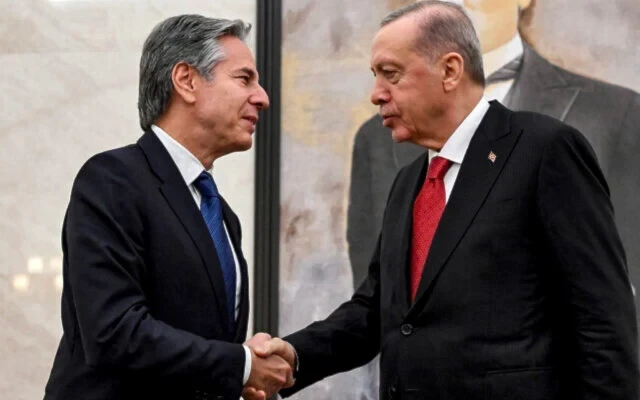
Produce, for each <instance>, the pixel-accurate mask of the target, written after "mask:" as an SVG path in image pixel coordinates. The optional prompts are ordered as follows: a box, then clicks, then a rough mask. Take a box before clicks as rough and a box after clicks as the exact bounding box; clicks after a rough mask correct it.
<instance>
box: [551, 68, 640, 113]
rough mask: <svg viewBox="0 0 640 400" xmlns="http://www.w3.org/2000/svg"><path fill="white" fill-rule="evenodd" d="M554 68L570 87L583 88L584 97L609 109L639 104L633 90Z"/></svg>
mask: <svg viewBox="0 0 640 400" xmlns="http://www.w3.org/2000/svg"><path fill="white" fill-rule="evenodd" d="M554 68H555V70H556V71H557V72H558V73H559V74H560V75H561V76H562V77H563V79H564V80H565V81H566V82H567V84H568V85H571V86H575V87H579V88H581V94H582V95H583V96H584V95H587V96H589V97H590V98H592V99H594V100H598V101H599V102H600V103H602V104H604V105H606V106H608V107H611V105H612V104H615V105H616V106H622V107H623V106H625V105H627V104H629V103H632V102H634V101H635V102H636V103H638V101H637V98H638V96H639V95H638V93H637V92H635V91H634V90H633V89H630V88H626V87H623V86H620V85H617V84H614V83H609V82H605V81H602V80H599V79H596V78H591V77H588V76H584V75H580V74H577V73H574V72H571V71H568V70H566V69H563V68H560V67H558V66H555V65H554Z"/></svg>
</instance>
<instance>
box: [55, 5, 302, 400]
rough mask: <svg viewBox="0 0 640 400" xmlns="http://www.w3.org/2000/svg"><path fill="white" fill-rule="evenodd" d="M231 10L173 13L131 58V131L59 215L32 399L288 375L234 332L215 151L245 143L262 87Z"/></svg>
mask: <svg viewBox="0 0 640 400" xmlns="http://www.w3.org/2000/svg"><path fill="white" fill-rule="evenodd" d="M249 29H250V27H249V25H247V24H245V23H244V22H242V21H239V20H235V21H230V20H224V19H213V18H206V17H202V16H199V15H181V16H177V17H173V18H169V19H167V20H165V21H163V22H161V23H160V24H158V25H157V26H156V27H155V28H154V29H153V31H152V32H151V34H150V35H149V37H148V38H147V40H146V42H145V44H144V47H143V51H142V56H141V60H140V85H139V99H138V108H139V114H140V125H141V127H142V129H143V130H144V131H145V132H144V134H143V135H142V137H141V138H140V139H139V140H138V142H137V143H136V144H132V145H129V146H126V147H122V148H119V149H115V150H110V151H107V152H104V153H101V154H98V155H96V156H94V157H92V158H91V159H90V160H89V161H87V162H86V163H85V165H84V166H83V167H82V168H81V170H80V172H79V173H78V176H77V177H76V179H75V182H74V184H73V189H72V192H71V198H70V201H69V206H68V208H67V212H66V216H65V219H64V226H63V232H62V246H63V253H64V264H63V279H64V291H63V294H62V324H63V329H64V334H63V337H62V339H61V341H60V345H59V348H58V352H57V354H56V357H55V361H54V364H53V368H52V371H51V376H50V378H49V382H48V384H47V387H46V391H45V399H51V400H54V399H60V400H63V399H64V400H71V399H78V400H85V399H96V400H97V399H105V400H107V399H176V400H177V399H180V400H182V399H238V398H240V396H241V393H242V392H243V390H244V387H245V386H247V387H251V388H252V393H253V394H258V395H262V396H266V395H271V394H272V393H274V392H276V391H277V390H279V389H280V388H281V387H282V386H284V385H290V384H291V382H292V381H291V368H290V367H289V365H288V363H287V362H286V361H285V360H283V359H282V358H280V357H278V356H275V357H266V358H260V357H257V356H256V355H255V353H254V352H253V351H252V350H251V346H253V345H254V344H255V342H256V340H264V339H265V338H268V336H267V335H260V336H258V337H257V338H256V339H254V340H253V341H249V342H247V343H246V344H245V345H243V342H244V340H245V338H246V334H247V324H248V316H249V295H248V293H249V282H248V273H247V263H246V261H245V259H244V257H243V254H242V247H241V244H242V243H241V229H240V222H239V220H238V217H237V216H236V215H235V214H234V213H233V211H232V210H231V208H230V207H229V205H228V204H227V203H226V202H225V200H224V198H223V197H222V196H221V195H220V194H219V193H218V190H217V186H216V184H215V181H214V179H213V177H212V172H213V166H214V163H215V161H216V160H217V159H218V158H220V157H223V156H224V155H226V154H229V153H232V152H236V151H243V150H247V149H249V148H250V147H251V145H252V135H253V133H254V130H255V125H256V123H257V122H258V113H259V111H260V110H262V109H265V108H266V107H268V106H269V99H268V97H267V94H266V93H265V91H264V90H263V88H262V87H261V86H260V84H259V83H258V72H257V70H256V67H255V61H254V59H253V56H252V55H251V53H250V51H249V49H248V48H247V46H246V45H245V44H244V42H243V41H244V39H245V37H246V35H247V33H248V31H249Z"/></svg>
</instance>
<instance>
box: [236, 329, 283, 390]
mask: <svg viewBox="0 0 640 400" xmlns="http://www.w3.org/2000/svg"><path fill="white" fill-rule="evenodd" d="M245 345H247V346H248V347H249V348H250V349H251V353H252V354H251V356H252V357H251V363H252V364H251V374H250V376H249V380H248V381H247V383H246V385H245V387H244V389H243V392H242V397H243V398H244V399H245V400H266V399H268V398H269V397H271V396H272V395H274V394H276V393H278V391H279V390H280V389H281V388H288V387H291V386H293V383H294V380H293V365H294V363H295V351H294V350H293V347H291V345H290V344H289V343H287V342H285V341H283V340H282V339H280V338H272V337H271V336H270V335H269V334H266V333H258V334H256V335H255V336H254V337H252V338H251V339H249V340H248V341H247V342H246V343H245Z"/></svg>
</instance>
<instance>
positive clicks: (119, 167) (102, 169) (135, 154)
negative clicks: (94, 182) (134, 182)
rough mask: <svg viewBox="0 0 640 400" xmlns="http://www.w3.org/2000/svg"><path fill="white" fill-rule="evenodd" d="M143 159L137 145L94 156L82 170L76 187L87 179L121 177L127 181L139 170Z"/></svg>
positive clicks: (76, 180)
mask: <svg viewBox="0 0 640 400" xmlns="http://www.w3.org/2000/svg"><path fill="white" fill-rule="evenodd" d="M142 159H143V155H142V152H141V151H140V149H139V148H138V146H136V145H133V144H131V145H128V146H124V147H120V148H116V149H112V150H107V151H103V152H100V153H97V154H95V155H93V156H92V157H91V158H89V159H88V160H87V161H86V162H85V163H84V164H83V165H82V167H81V168H80V171H79V172H78V174H77V176H76V179H75V181H74V186H75V185H76V184H77V183H78V182H79V181H82V180H85V179H96V178H97V177H102V178H107V177H109V176H119V177H120V178H121V179H127V178H130V177H132V176H133V175H134V174H135V171H137V170H139V166H140V162H141V160H142Z"/></svg>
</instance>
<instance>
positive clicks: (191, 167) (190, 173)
mask: <svg viewBox="0 0 640 400" xmlns="http://www.w3.org/2000/svg"><path fill="white" fill-rule="evenodd" d="M151 130H153V133H155V134H156V136H157V137H158V139H159V140H160V142H161V143H162V145H163V146H164V147H165V149H167V152H168V153H169V156H171V159H172V160H173V162H174V163H175V164H176V166H177V167H178V171H180V175H181V176H182V179H184V182H185V184H186V185H187V187H188V188H189V191H190V192H191V196H192V197H193V201H195V202H196V205H197V206H198V208H200V205H201V203H202V197H201V196H200V192H198V189H197V188H196V187H195V185H194V184H193V182H194V181H195V180H196V178H198V176H199V175H200V173H201V172H202V171H203V170H204V167H203V166H202V163H201V162H200V160H198V159H197V158H196V156H194V155H193V154H192V153H191V152H190V151H189V150H187V149H186V148H185V147H184V146H182V145H181V144H180V143H178V141H176V140H175V139H174V138H172V137H171V136H170V135H169V134H168V133H167V132H165V131H164V130H162V128H160V127H159V126H157V125H151ZM207 172H208V173H209V174H213V168H212V169H211V170H210V171H207ZM224 232H225V234H226V235H227V240H228V241H229V244H230V245H231V253H233V262H234V264H235V267H236V309H235V316H234V318H238V313H239V312H240V289H241V287H242V279H241V277H242V274H241V272H240V263H239V262H238V256H237V255H236V251H235V249H234V247H233V242H232V241H231V237H230V236H229V231H228V229H227V224H226V222H224ZM244 348H245V367H244V380H243V384H244V383H246V382H247V380H249V374H250V373H251V352H250V351H249V349H248V348H247V347H246V346H244Z"/></svg>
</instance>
